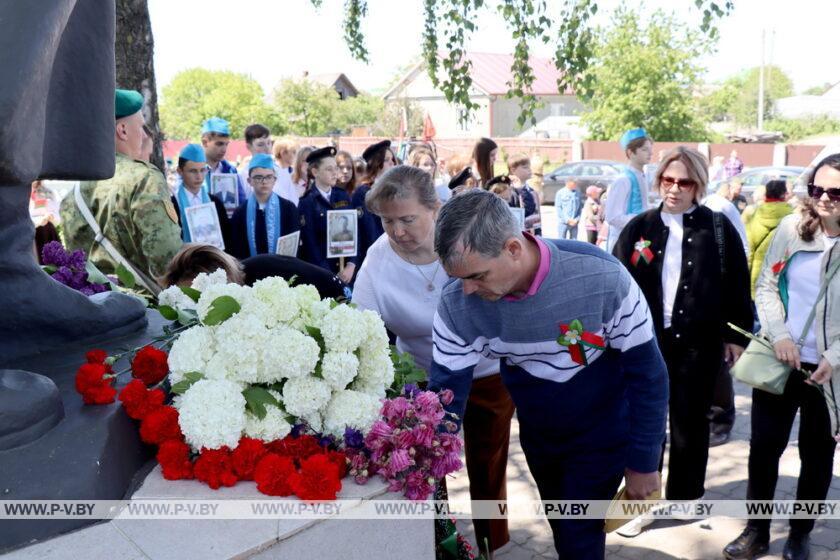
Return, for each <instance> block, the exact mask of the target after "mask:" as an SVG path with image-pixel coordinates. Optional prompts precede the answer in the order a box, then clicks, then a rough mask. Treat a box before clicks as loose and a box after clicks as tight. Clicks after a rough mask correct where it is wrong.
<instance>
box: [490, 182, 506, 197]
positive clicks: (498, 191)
mask: <svg viewBox="0 0 840 560" xmlns="http://www.w3.org/2000/svg"><path fill="white" fill-rule="evenodd" d="M510 189H511V186H510V184H508V183H496V184H494V185H493V186H492V187H490V192H491V193H493V194H495V195H497V196H502V193H504V192H505V191H509V190H510Z"/></svg>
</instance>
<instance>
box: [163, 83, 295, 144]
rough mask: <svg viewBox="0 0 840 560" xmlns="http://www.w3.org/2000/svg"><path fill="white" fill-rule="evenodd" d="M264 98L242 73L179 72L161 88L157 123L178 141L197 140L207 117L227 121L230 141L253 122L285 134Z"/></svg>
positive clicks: (241, 133)
mask: <svg viewBox="0 0 840 560" xmlns="http://www.w3.org/2000/svg"><path fill="white" fill-rule="evenodd" d="M264 97H265V95H264V93H263V90H262V88H261V87H260V84H259V83H257V81H256V80H254V79H252V78H249V77H248V76H246V75H244V74H237V73H235V72H228V71H213V70H205V69H203V68H193V69H190V70H184V71H183V72H179V73H178V74H177V75H176V76H175V77H174V78H173V79H172V82H170V83H169V84H168V85H167V86H166V87H164V88H163V97H162V101H161V103H160V120H161V124H162V127H163V130H164V131H165V133H166V134H167V136H169V137H170V138H179V139H190V140H198V139H199V138H200V136H201V123H202V122H204V120H206V119H208V118H210V117H222V118H223V119H226V120H227V121H228V122H230V127H231V136H232V137H233V138H242V135H243V133H244V131H245V127H247V126H248V125H250V124H253V123H255V122H261V123H265V124H266V125H267V126H268V127H269V128H271V130H272V132H274V133H276V134H283V133H285V132H286V131H285V130H284V129H283V126H282V120H280V119H278V118H276V117H275V116H273V115H272V112H271V110H270V108H269V106H268V105H267V104H266V102H265V99H264Z"/></svg>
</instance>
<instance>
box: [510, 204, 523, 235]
mask: <svg viewBox="0 0 840 560" xmlns="http://www.w3.org/2000/svg"><path fill="white" fill-rule="evenodd" d="M510 211H511V213H512V214H513V218H514V219H515V220H516V224H517V227H518V228H519V231H525V209H524V208H517V207H515V206H511V207H510Z"/></svg>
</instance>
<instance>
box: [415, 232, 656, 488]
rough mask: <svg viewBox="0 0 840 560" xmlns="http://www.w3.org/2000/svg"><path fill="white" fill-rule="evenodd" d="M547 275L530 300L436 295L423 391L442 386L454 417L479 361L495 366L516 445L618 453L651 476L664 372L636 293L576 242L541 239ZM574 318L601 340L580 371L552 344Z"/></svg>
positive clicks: (602, 258) (617, 270) (455, 287)
mask: <svg viewBox="0 0 840 560" xmlns="http://www.w3.org/2000/svg"><path fill="white" fill-rule="evenodd" d="M541 241H543V242H544V243H546V244H547V245H548V247H549V249H550V266H549V270H548V274H547V276H546V277H545V279H544V280H543V282H542V284H541V285H540V287H539V289H538V290H537V291H536V293H534V294H533V295H532V296H529V297H527V298H524V299H521V300H516V301H510V300H505V299H503V300H500V301H486V300H483V299H481V298H479V297H478V296H475V295H469V296H467V295H464V292H463V289H462V283H461V281H460V280H457V279H456V280H453V281H452V282H450V283H449V284H448V285H447V286H446V287H445V288H444V290H443V293H442V296H441V301H440V304H439V306H438V310H437V314H436V316H435V319H434V335H433V341H434V355H433V358H434V362H433V364H432V368H431V372H430V386H431V387H434V388H449V389H452V390H453V391H454V393H455V400H454V401H453V403H452V404H451V405H450V406H449V410H450V411H451V412H455V413H456V414H458V415H459V417H462V416H463V412H464V408H465V405H466V399H467V396H468V395H469V391H470V385H471V381H472V369H473V367H474V366H475V365H476V363H478V360H479V356H480V355H483V356H485V357H487V358H492V359H499V360H500V361H501V364H500V370H501V373H502V378H503V380H504V382H505V385H506V386H507V388H508V390H509V391H510V394H511V397H512V398H513V401H514V403H515V404H516V408H517V415H518V419H519V423H520V438H521V439H522V444H523V447H525V448H526V450H530V451H531V452H532V453H539V454H544V455H557V454H566V453H580V452H582V451H585V450H586V449H587V448H589V449H594V448H603V447H608V446H621V445H625V446H627V459H626V465H625V466H627V467H628V468H630V469H632V470H634V471H637V472H653V471H655V470H656V469H657V467H658V464H659V459H660V454H661V451H662V443H663V441H664V437H665V419H666V414H667V403H668V374H667V371H666V369H665V364H664V362H663V360H662V355H661V354H660V352H659V348H658V346H657V345H656V341H655V337H654V334H653V322H652V320H651V315H650V310H649V308H648V305H647V302H646V301H645V298H644V296H643V295H642V293H641V290H639V287H638V286H637V285H636V283H635V282H634V281H633V279H632V278H631V276H630V274H629V273H628V272H627V270H626V269H625V268H624V267H623V266H622V265H621V264H620V263H619V262H618V261H617V260H616V259H615V258H613V257H612V256H610V255H608V254H607V253H605V252H603V251H601V250H600V249H598V248H596V247H594V246H593V245H589V244H585V243H579V242H576V241H558V240H553V241H545V240H541ZM575 319H577V320H579V321H580V322H581V323H582V325H583V328H584V330H585V331H586V332H590V333H594V334H597V335H598V336H600V337H602V338H603V339H604V341H605V349H604V350H600V349H597V348H587V349H586V350H585V352H586V357H587V362H588V365H587V366H582V365H579V364H577V363H576V362H575V361H573V360H572V357H571V354H570V353H569V350H568V348H567V347H566V346H562V345H560V344H559V343H558V342H557V338H558V336H559V335H560V328H559V325H561V324H569V323H571V322H572V321H573V320H575Z"/></svg>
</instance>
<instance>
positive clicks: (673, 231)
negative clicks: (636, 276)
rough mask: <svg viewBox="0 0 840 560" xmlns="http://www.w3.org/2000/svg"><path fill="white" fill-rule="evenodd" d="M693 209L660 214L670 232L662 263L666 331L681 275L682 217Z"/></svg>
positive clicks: (669, 323) (669, 324)
mask: <svg viewBox="0 0 840 560" xmlns="http://www.w3.org/2000/svg"><path fill="white" fill-rule="evenodd" d="M607 200H609V198H608V199H607ZM695 208H696V206H692V207H691V208H690V209H689V210H688V211H687V212H685V213H683V214H669V213H667V212H661V213H660V215H661V216H662V222H663V223H664V224H665V225H666V226H668V229H669V230H670V233H669V234H668V242H667V243H666V244H665V260H664V261H663V263H662V311H663V315H664V317H663V318H664V320H665V328H666V329H667V328H669V327H670V326H671V315H672V314H673V312H674V300H675V299H676V298H677V289H679V287H680V275H681V274H682V243H683V233H684V232H685V228H684V226H683V217H684V216H685V215H686V214H690V213H691V212H693V211H694V209H695Z"/></svg>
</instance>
